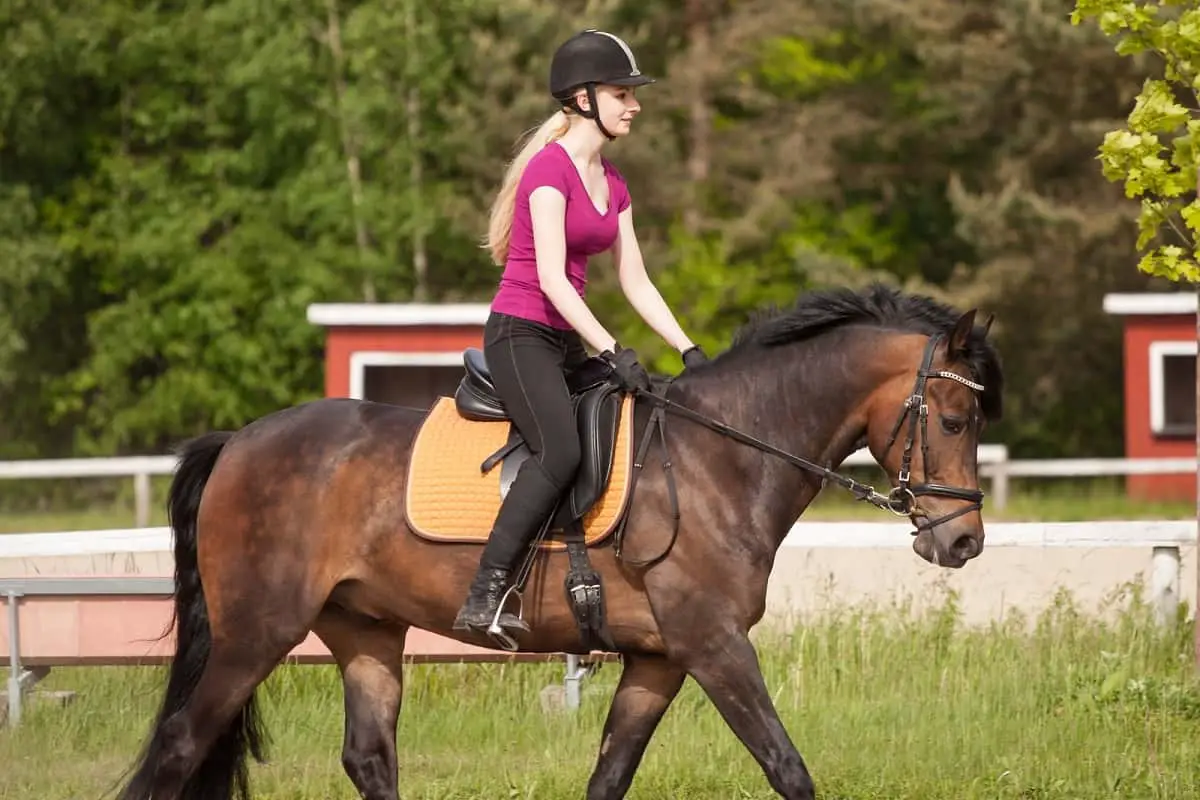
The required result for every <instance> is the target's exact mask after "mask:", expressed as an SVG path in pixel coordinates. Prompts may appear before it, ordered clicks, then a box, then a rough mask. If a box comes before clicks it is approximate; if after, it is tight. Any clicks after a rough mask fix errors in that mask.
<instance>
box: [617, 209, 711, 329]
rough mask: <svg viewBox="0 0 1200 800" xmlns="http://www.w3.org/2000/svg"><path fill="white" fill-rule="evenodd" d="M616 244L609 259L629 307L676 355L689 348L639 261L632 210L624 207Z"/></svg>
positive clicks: (639, 250)
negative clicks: (612, 262) (611, 260)
mask: <svg viewBox="0 0 1200 800" xmlns="http://www.w3.org/2000/svg"><path fill="white" fill-rule="evenodd" d="M618 220H619V223H618V225H619V227H618V233H617V241H616V244H614V245H613V257H614V259H615V261H616V264H617V275H618V277H619V279H620V282H621V289H622V291H624V292H625V296H626V297H627V298H629V302H630V304H632V305H633V307H634V309H636V310H637V312H638V314H640V315H641V317H642V319H644V320H645V321H646V324H647V325H649V326H650V327H651V328H653V329H654V330H655V331H656V332H657V333H658V335H659V336H661V337H662V338H663V339H665V340H666V341H667V343H668V344H670V345H671V346H672V347H674V348H675V349H676V350H678V351H679V352H680V353H682V352H684V351H686V350H689V349H691V348H692V347H693V346H694V344H693V342H692V340H691V339H689V338H688V335H687V334H686V333H684V332H683V328H681V327H680V326H679V322H678V321H677V320H676V319H675V315H674V314H673V313H671V309H670V308H669V307H668V306H667V304H666V301H664V300H663V298H662V295H661V294H659V292H658V288H657V287H656V286H655V285H654V282H653V281H651V280H650V276H649V275H647V274H646V264H645V262H644V261H643V260H642V249H641V247H640V246H639V245H638V240H637V233H636V232H635V231H634V228H633V207H632V206H630V207H627V208H626V209H625V210H624V211H622V212H621V215H620V217H618Z"/></svg>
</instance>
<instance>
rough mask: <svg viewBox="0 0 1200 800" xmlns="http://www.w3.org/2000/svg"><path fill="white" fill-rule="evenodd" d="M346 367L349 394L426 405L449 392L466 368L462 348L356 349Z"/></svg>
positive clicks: (384, 401) (414, 405)
mask: <svg viewBox="0 0 1200 800" xmlns="http://www.w3.org/2000/svg"><path fill="white" fill-rule="evenodd" d="M349 368H350V396H351V397H356V398H359V399H365V400H375V401H377V402H380V403H394V404H395V405H401V406H413V407H416V408H428V407H429V406H430V404H432V403H433V401H434V400H436V399H437V398H438V397H439V396H440V395H445V396H447V397H449V396H452V395H453V394H454V390H455V389H456V388H458V382H459V381H460V380H462V376H463V371H464V369H465V368H464V366H463V354H462V351H461V350H452V351H447V352H424V353H405V352H389V351H379V350H356V351H355V352H353V353H351V354H350V365H349Z"/></svg>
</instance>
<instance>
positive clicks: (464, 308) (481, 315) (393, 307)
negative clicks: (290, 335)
mask: <svg viewBox="0 0 1200 800" xmlns="http://www.w3.org/2000/svg"><path fill="white" fill-rule="evenodd" d="M490 310H491V306H490V305H489V304H487V303H313V304H312V305H310V306H309V307H308V309H307V312H306V316H307V318H308V321H309V322H310V323H312V324H313V325H324V326H326V327H334V326H347V325H349V326H378V327H401V326H406V325H483V324H484V323H485V322H487V318H488V313H489V312H490Z"/></svg>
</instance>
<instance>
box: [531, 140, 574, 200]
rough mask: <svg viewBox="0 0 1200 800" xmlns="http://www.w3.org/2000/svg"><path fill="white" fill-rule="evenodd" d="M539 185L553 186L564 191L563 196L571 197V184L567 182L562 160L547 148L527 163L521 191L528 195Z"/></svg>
mask: <svg viewBox="0 0 1200 800" xmlns="http://www.w3.org/2000/svg"><path fill="white" fill-rule="evenodd" d="M547 147H549V145H547ZM539 186H553V187H554V188H555V189H558V190H559V191H560V192H562V195H563V197H567V198H569V197H570V196H571V195H570V184H568V183H567V176H566V173H565V172H564V171H563V168H562V162H561V161H560V160H559V159H557V158H554V153H550V152H547V151H546V150H545V149H543V150H540V151H538V152H537V153H535V154H534V156H533V158H531V159H530V160H529V163H528V164H526V165H525V172H524V173H523V174H522V175H521V182H520V185H519V191H520V193H521V194H523V195H524V196H526V197H528V196H529V195H530V194H532V193H533V190H534V189H537V188H538V187H539Z"/></svg>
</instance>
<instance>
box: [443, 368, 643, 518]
mask: <svg viewBox="0 0 1200 800" xmlns="http://www.w3.org/2000/svg"><path fill="white" fill-rule="evenodd" d="M463 364H464V366H465V367H466V374H465V375H463V378H462V380H461V381H460V382H459V384H458V388H457V389H456V390H455V392H454V402H455V405H456V407H457V408H458V413H459V414H461V415H462V416H464V417H466V418H467V419H471V420H477V421H486V422H509V425H510V427H509V432H508V441H507V442H506V443H505V445H504V446H503V447H501V448H500V449H499V450H497V451H496V452H495V453H493V454H492V455H490V456H488V457H487V459H485V460H484V462H483V463H482V464H481V465H480V469H481V470H482V471H483V472H485V473H486V472H489V471H490V470H492V469H494V468H495V466H496V465H497V464H500V465H501V466H500V487H501V491H502V492H507V491H508V487H509V486H511V485H512V482H513V479H514V478H516V476H517V470H518V469H520V467H521V464H523V463H524V462H525V459H527V458H529V456H530V452H529V448H528V447H527V445H526V444H525V441H524V440H523V439H522V438H521V434H520V432H519V431H517V427H516V425H513V424H512V422H511V420H510V419H509V416H508V414H507V412H505V410H504V403H503V401H501V399H500V397H499V396H498V395H497V394H496V387H495V385H494V384H493V383H492V375H491V372H490V371H489V370H488V365H487V360H486V359H485V358H484V355H483V351H482V350H480V349H478V348H475V347H470V348H467V349H466V350H465V351H464V352H463ZM611 375H612V367H611V366H610V365H609V364H608V363H607V362H605V361H603V360H602V359H599V358H594V357H593V358H589V359H588V360H587V361H585V362H584V363H583V364H581V365H580V366H579V367H577V368H575V369H574V370H572V371H571V372H569V373H568V374H567V390H568V391H569V392H570V395H571V401H572V404H573V406H574V408H575V423H576V430H577V431H578V433H579V444H580V450H581V452H582V454H583V457H582V461H581V462H580V465H579V471H578V472H577V473H576V476H575V480H574V481H573V482H572V484H571V486H570V488H569V489H568V490H567V491H566V492H565V493H564V494H565V496H564V497H563V498H562V499H561V500H560V502H559V504H558V507H557V509H556V510H555V514H554V519H553V521H552V522H551V525H550V530H551V531H555V530H557V531H562V530H566V528H567V526H568V525H570V524H571V523H573V522H575V521H576V520H578V519H579V518H581V517H582V516H583V515H584V514H586V513H587V512H588V509H590V508H591V507H592V505H593V504H594V503H595V502H596V501H597V500H598V499H600V495H601V494H603V492H604V489H605V488H606V487H607V486H608V481H609V478H610V477H611V475H612V466H613V452H614V450H615V448H616V441H617V428H618V425H619V423H620V421H621V400H622V397H623V395H622V392H621V389H620V386H618V385H617V384H615V383H613V382H612V381H611V380H610V377H611Z"/></svg>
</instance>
